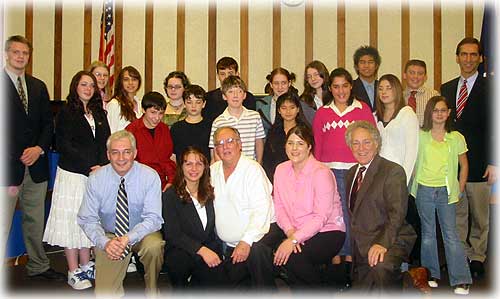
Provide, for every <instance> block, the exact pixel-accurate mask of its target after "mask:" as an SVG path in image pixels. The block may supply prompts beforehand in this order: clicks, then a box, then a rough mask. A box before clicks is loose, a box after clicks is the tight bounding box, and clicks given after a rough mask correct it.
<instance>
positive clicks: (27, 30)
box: [2, 0, 33, 74]
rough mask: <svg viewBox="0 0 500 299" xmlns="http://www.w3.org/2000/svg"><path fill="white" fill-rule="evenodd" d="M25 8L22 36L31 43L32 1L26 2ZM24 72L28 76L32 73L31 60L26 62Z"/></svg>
mask: <svg viewBox="0 0 500 299" xmlns="http://www.w3.org/2000/svg"><path fill="white" fill-rule="evenodd" d="M25 8H26V17H25V19H24V30H25V34H24V36H25V37H26V38H27V39H28V40H29V41H33V0H27V1H26V4H25ZM2 24H3V22H2ZM26 72H27V73H28V74H31V73H32V72H33V64H32V60H30V61H29V62H28V65H27V66H26Z"/></svg>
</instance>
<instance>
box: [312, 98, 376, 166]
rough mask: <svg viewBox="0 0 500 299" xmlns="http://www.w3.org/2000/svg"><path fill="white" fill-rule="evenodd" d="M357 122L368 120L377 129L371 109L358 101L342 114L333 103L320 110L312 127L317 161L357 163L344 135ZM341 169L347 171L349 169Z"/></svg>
mask: <svg viewBox="0 0 500 299" xmlns="http://www.w3.org/2000/svg"><path fill="white" fill-rule="evenodd" d="M357 120H367V121H369V122H371V123H372V124H373V125H374V126H375V128H376V127H377V125H376V122H375V117H374V116H373V114H372V112H371V109H370V107H368V105H367V104H365V103H364V102H361V101H358V100H354V102H353V103H352V105H350V106H349V107H347V109H346V110H344V112H342V113H340V111H339V110H338V109H337V107H335V105H334V104H333V102H332V104H330V105H328V106H323V107H321V108H319V109H318V111H317V112H316V115H315V116H314V121H313V125H312V128H313V133H314V143H315V145H314V156H315V157H316V159H318V160H319V161H321V162H325V163H332V162H340V163H339V164H342V163H356V160H355V159H354V156H353V155H352V152H351V149H350V148H349V147H348V146H347V144H346V143H345V137H344V135H345V131H346V130H347V127H348V126H349V125H350V124H351V123H353V122H355V121H357ZM330 168H333V167H330ZM339 168H346V169H347V168H349V167H339Z"/></svg>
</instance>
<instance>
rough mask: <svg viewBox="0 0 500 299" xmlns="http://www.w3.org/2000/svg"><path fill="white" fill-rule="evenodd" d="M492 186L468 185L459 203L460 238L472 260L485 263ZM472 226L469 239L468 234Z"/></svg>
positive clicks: (481, 184) (458, 222) (458, 227)
mask: <svg viewBox="0 0 500 299" xmlns="http://www.w3.org/2000/svg"><path fill="white" fill-rule="evenodd" d="M490 193H491V186H489V185H488V184H487V183H486V182H479V183H467V184H466V185H465V196H464V197H463V198H462V199H461V200H460V201H459V202H458V203H457V206H456V209H457V210H456V213H457V231H458V237H459V238H460V240H461V241H462V243H463V244H464V249H465V254H466V255H467V257H468V258H469V259H470V260H473V261H480V262H484V260H485V259H486V249H487V247H488V231H489V228H490V222H489V221H490V220H489V219H490ZM469 222H470V225H471V228H470V234H469V238H468V239H467V232H468V228H469Z"/></svg>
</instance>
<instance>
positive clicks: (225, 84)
mask: <svg viewBox="0 0 500 299" xmlns="http://www.w3.org/2000/svg"><path fill="white" fill-rule="evenodd" d="M221 90H222V97H223V98H224V100H225V101H226V102H227V105H228V106H227V108H226V110H224V112H223V113H222V114H221V115H219V116H218V117H217V118H216V119H215V120H214V122H213V123H212V130H211V131H210V143H209V144H208V147H209V148H210V154H211V157H212V160H211V161H212V163H214V162H215V161H218V160H220V157H219V156H218V155H217V152H216V151H215V150H214V148H215V146H221V147H223V148H226V147H231V146H234V143H235V142H237V141H238V140H231V141H225V142H224V143H222V144H214V132H215V131H216V130H217V129H218V128H220V127H232V128H235V129H237V130H238V131H239V132H240V135H241V137H240V138H241V144H242V149H243V153H244V154H245V155H246V156H247V157H249V158H251V159H254V160H257V162H259V163H262V154H263V152H264V138H265V137H266V133H265V132H264V126H263V125H262V119H261V118H260V114H259V113H258V112H256V111H254V110H249V109H247V108H245V107H243V100H244V99H245V97H246V95H247V93H246V90H247V88H246V85H245V82H243V80H241V79H240V77H237V76H229V77H227V78H226V79H225V80H224V81H222V86H221Z"/></svg>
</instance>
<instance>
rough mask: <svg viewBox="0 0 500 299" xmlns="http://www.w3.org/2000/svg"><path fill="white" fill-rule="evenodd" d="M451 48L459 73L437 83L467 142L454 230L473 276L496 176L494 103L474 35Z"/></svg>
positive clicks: (484, 242)
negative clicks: (466, 167)
mask: <svg viewBox="0 0 500 299" xmlns="http://www.w3.org/2000/svg"><path fill="white" fill-rule="evenodd" d="M455 54H456V57H455V60H456V62H457V64H458V66H459V67H460V76H459V77H457V78H455V79H453V80H451V81H448V82H446V83H444V84H443V85H441V95H442V96H444V97H445V98H446V101H447V104H448V107H449V108H450V109H451V115H450V117H451V118H452V120H453V122H452V123H453V127H454V129H455V130H457V131H459V132H460V133H461V134H462V135H464V137H465V140H466V141H467V147H468V148H469V151H468V152H467V159H468V160H469V175H468V177H467V184H466V185H465V191H464V194H463V197H462V200H460V201H459V203H458V204H457V211H456V213H457V230H458V235H459V237H460V239H461V241H462V242H463V244H464V246H465V254H466V255H467V257H468V258H469V260H470V261H471V263H470V269H471V272H472V278H474V279H480V278H482V277H483V275H484V266H483V263H484V261H485V260H486V249H487V247H488V231H489V226H490V224H489V217H490V216H489V213H490V206H489V204H490V200H489V198H490V192H491V185H492V184H493V183H494V182H495V181H496V179H497V178H496V175H497V166H496V165H495V164H494V162H493V160H494V156H495V154H494V151H493V145H494V144H495V138H494V137H495V134H494V130H493V129H492V128H493V127H494V123H493V122H492V121H491V119H492V118H491V114H490V113H491V111H492V110H494V109H493V107H494V105H493V102H492V99H491V92H492V91H491V90H490V83H489V80H488V79H487V78H483V76H482V74H479V72H478V71H477V68H478V66H479V64H480V63H481V62H482V57H483V56H482V51H481V44H480V43H479V41H478V40H477V39H475V38H473V37H466V38H464V39H462V40H461V41H460V42H459V43H458V45H457V49H456V52H455ZM469 222H470V234H469V236H468V238H467V235H468V231H469V230H468V228H469Z"/></svg>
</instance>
